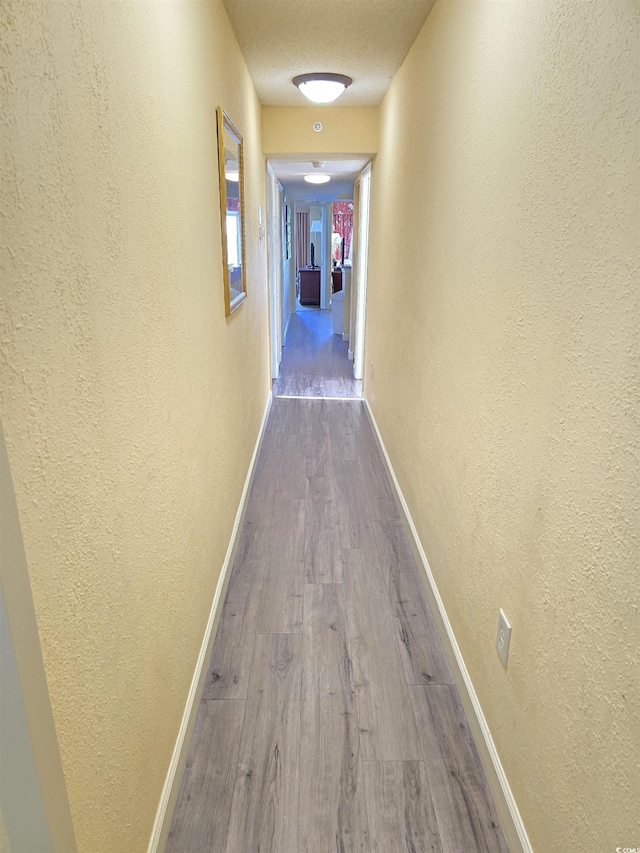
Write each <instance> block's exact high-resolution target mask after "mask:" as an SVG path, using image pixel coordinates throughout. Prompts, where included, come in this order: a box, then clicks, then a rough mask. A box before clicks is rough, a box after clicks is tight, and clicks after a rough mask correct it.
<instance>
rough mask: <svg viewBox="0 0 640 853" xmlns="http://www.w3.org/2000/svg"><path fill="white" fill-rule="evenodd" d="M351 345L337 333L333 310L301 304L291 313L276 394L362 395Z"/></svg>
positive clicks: (301, 395) (310, 395)
mask: <svg viewBox="0 0 640 853" xmlns="http://www.w3.org/2000/svg"><path fill="white" fill-rule="evenodd" d="M347 353H348V344H346V343H345V342H344V341H343V340H342V338H341V336H340V335H334V334H333V327H332V323H331V311H322V310H320V309H318V308H305V307H302V306H300V305H298V307H297V311H295V312H294V313H293V314H292V315H291V319H290V320H289V329H288V331H287V337H286V341H285V346H284V349H283V352H282V362H281V364H280V376H279V377H278V379H276V381H275V382H274V384H273V396H274V397H290V396H292V397H360V396H361V395H362V381H361V380H357V379H354V378H353V363H352V362H350V361H349V359H348V356H347Z"/></svg>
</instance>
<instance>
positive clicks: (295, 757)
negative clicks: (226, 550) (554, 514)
mask: <svg viewBox="0 0 640 853" xmlns="http://www.w3.org/2000/svg"><path fill="white" fill-rule="evenodd" d="M497 824H498V819H497V817H496V814H495V811H494V808H493V803H492V800H491V797H490V794H489V792H488V789H487V786H486V782H485V778H484V774H483V771H482V768H481V765H480V762H479V759H478V757H477V753H476V751H475V747H474V745H473V742H472V740H471V736H470V734H469V730H468V728H467V724H466V720H465V718H464V713H463V710H462V707H461V705H460V701H459V698H458V694H457V690H456V688H455V687H454V686H453V683H452V678H451V674H450V672H449V669H448V666H447V663H446V660H445V657H444V653H443V650H442V646H441V644H440V640H439V638H438V634H437V631H436V627H435V624H434V620H433V616H432V614H431V611H430V608H429V604H428V602H427V599H426V596H425V594H424V591H423V588H422V584H421V582H420V579H419V577H418V573H417V570H416V567H415V564H414V560H413V557H412V553H411V550H410V547H409V543H408V540H407V538H406V536H405V533H404V528H403V522H402V521H401V519H400V515H399V512H398V509H397V506H396V503H395V499H394V496H393V493H392V491H391V487H390V485H389V481H388V479H387V476H386V473H385V470H384V468H383V463H382V459H381V457H380V454H379V452H378V448H377V445H376V442H375V438H374V435H373V432H372V429H371V426H370V424H369V421H368V417H367V414H366V411H365V408H364V405H363V404H362V403H361V402H359V401H343V402H340V401H327V400H320V399H319V400H301V399H299V400H295V399H274V400H273V403H272V408H271V412H270V415H269V420H268V424H267V428H266V432H265V436H264V440H263V444H262V448H261V451H260V455H259V459H258V464H257V470H256V474H255V478H254V482H253V486H252V489H251V493H250V497H249V501H248V506H247V511H246V516H245V521H244V526H243V529H242V534H241V538H240V543H239V547H238V552H237V556H236V559H235V564H234V567H233V572H232V575H231V579H230V583H229V587H228V592H227V596H226V601H225V605H224V610H223V615H222V618H221V622H220V625H219V629H218V635H217V638H216V642H215V647H214V651H213V656H212V660H211V662H210V665H209V670H208V674H207V679H206V685H205V688H204V693H203V696H202V701H201V704H200V709H199V715H198V719H197V722H196V727H195V731H194V735H193V738H192V742H191V745H190V750H189V757H188V759H187V767H186V770H185V774H184V777H183V781H182V786H181V789H180V794H179V798H178V803H177V806H176V809H175V813H174V819H173V824H172V829H171V833H170V836H169V843H168V845H167V851H168V853H199V851H227V853H257V851H265V853H266V851H280V853H302V851H304V853H323V851H327V853H328V851H335V850H339V851H356V850H357V851H363V853H369V851H380V853H394V851H406V850H410V851H416V853H421V852H422V851H427V850H429V851H444V853H475V851H505V850H507V847H506V845H505V843H504V840H503V838H502V833H501V831H500V829H499V828H498V826H497Z"/></svg>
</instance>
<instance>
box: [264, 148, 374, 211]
mask: <svg viewBox="0 0 640 853" xmlns="http://www.w3.org/2000/svg"><path fill="white" fill-rule="evenodd" d="M313 159H314V160H315V161H316V162H320V163H322V164H323V165H322V167H321V168H319V169H318V168H314V167H313V164H312V160H310V159H309V157H308V156H306V157H305V159H302V158H299V159H293V160H292V159H291V157H290V156H288V157H287V158H286V159H280V160H279V159H277V158H273V157H272V158H270V159H269V163H270V164H271V167H272V168H273V171H274V173H275V176H276V177H277V178H278V180H279V181H280V183H281V184H282V186H283V187H284V188H285V190H286V192H287V196H288V197H289V198H290V199H291V200H292V201H336V199H338V198H339V197H341V196H347V197H348V198H353V182H354V180H355V179H356V177H357V176H358V175H359V174H360V172H361V171H362V170H363V169H364V167H365V166H366V165H367V163H368V162H369V157H368V156H364V155H363V156H362V157H356V156H354V155H353V154H350V155H349V158H348V159H346V158H345V159H331V160H327V159H324V158H322V157H321V156H318V157H314V158H313ZM313 172H324V173H326V174H327V175H331V181H330V182H329V183H328V184H308V183H307V182H306V181H305V180H304V176H305V175H309V174H312V173H313Z"/></svg>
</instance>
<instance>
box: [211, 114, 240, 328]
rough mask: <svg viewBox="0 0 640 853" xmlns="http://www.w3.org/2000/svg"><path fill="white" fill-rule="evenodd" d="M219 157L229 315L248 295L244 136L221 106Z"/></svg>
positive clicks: (223, 247)
mask: <svg viewBox="0 0 640 853" xmlns="http://www.w3.org/2000/svg"><path fill="white" fill-rule="evenodd" d="M218 159H219V164H220V214H221V220H222V250H223V252H222V255H223V258H224V259H225V263H224V269H223V276H224V290H225V294H224V296H225V312H226V314H227V316H228V315H229V314H231V312H232V311H234V310H235V309H236V308H238V307H239V306H240V305H241V304H242V302H244V300H245V299H246V297H247V291H246V285H245V264H244V246H245V236H244V235H245V229H244V199H243V190H244V180H243V158H242V136H241V135H240V133H239V131H238V130H237V128H236V127H235V125H234V124H233V122H232V121H231V119H230V118H229V116H228V115H227V114H226V113H225V112H224V110H222V108H221V107H219V108H218Z"/></svg>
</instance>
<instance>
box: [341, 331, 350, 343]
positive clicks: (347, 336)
mask: <svg viewBox="0 0 640 853" xmlns="http://www.w3.org/2000/svg"><path fill="white" fill-rule="evenodd" d="M342 340H343V341H345V342H346V341H348V340H349V332H343V333H342Z"/></svg>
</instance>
